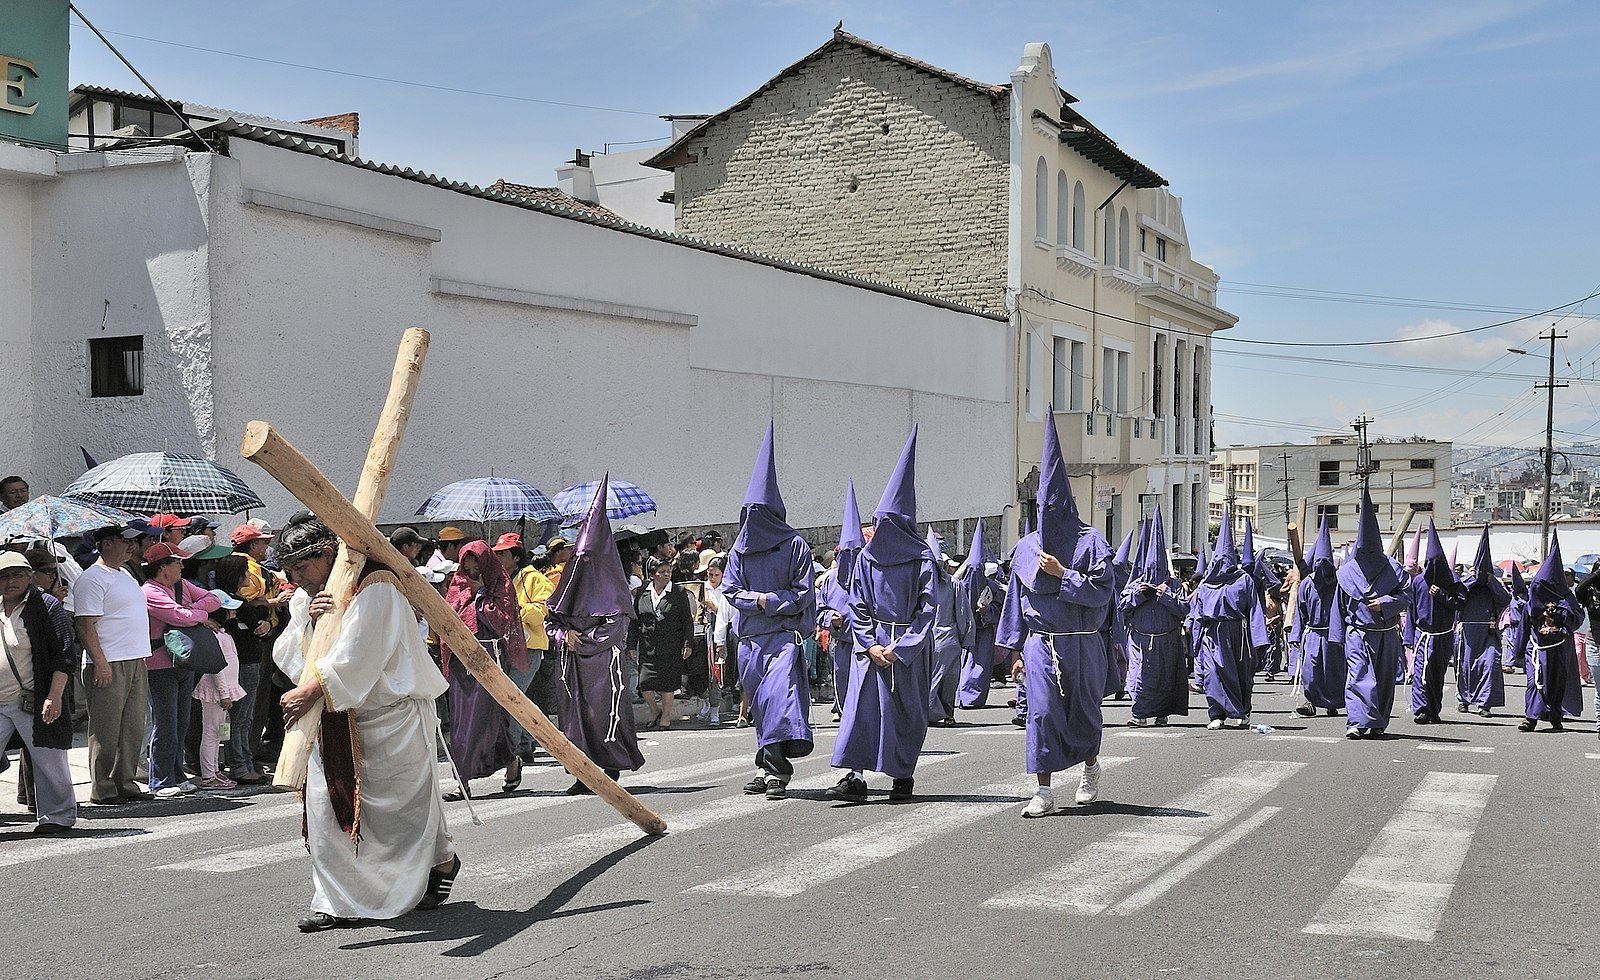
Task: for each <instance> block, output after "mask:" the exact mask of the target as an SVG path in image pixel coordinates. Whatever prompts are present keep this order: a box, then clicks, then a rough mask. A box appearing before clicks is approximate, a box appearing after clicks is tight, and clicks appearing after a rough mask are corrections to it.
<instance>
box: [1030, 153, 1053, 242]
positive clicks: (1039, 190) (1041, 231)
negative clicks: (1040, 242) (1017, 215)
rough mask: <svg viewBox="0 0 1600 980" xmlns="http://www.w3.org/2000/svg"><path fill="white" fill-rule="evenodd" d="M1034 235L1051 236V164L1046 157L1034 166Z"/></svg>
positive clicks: (1046, 237) (1037, 236)
mask: <svg viewBox="0 0 1600 980" xmlns="http://www.w3.org/2000/svg"><path fill="white" fill-rule="evenodd" d="M1033 237H1035V238H1044V239H1048V238H1049V237H1050V165H1049V164H1047V163H1045V162H1044V157H1040V158H1039V162H1038V164H1036V165H1035V166H1034V168H1033Z"/></svg>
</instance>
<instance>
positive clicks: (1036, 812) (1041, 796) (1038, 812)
mask: <svg viewBox="0 0 1600 980" xmlns="http://www.w3.org/2000/svg"><path fill="white" fill-rule="evenodd" d="M1054 812H1056V798H1055V795H1054V794H1052V793H1051V792H1050V787H1048V786H1040V787H1039V788H1038V789H1037V790H1035V791H1034V793H1033V799H1031V800H1029V801H1028V805H1027V806H1025V807H1023V808H1022V819H1024V820H1031V819H1032V818H1034V817H1042V816H1044V815H1045V814H1047V813H1054Z"/></svg>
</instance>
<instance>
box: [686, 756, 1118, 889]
mask: <svg viewBox="0 0 1600 980" xmlns="http://www.w3.org/2000/svg"><path fill="white" fill-rule="evenodd" d="M1129 761H1131V760H1130V759H1129V758H1127V757H1124V756H1102V757H1101V759H1100V765H1101V767H1102V768H1112V767H1115V766H1119V765H1121V764H1123V763H1125V762H1129ZM1026 781H1027V777H1026V776H1020V777H1017V778H1015V779H1011V780H1007V781H1006V782H1000V783H990V784H989V785H987V786H984V787H982V788H980V789H979V790H977V792H975V793H974V794H973V795H974V796H976V797H979V799H975V800H966V801H962V802H959V803H953V802H947V803H923V804H921V805H918V806H917V807H916V808H915V809H914V810H912V811H911V812H910V813H906V814H904V815H902V816H899V817H895V818H893V819H890V820H883V821H878V822H876V823H872V824H868V825H867V826H865V827H862V828H861V829H860V830H856V831H853V832H851V833H848V834H843V835H841V836H838V837H834V838H832V839H830V840H825V841H823V842H822V843H820V844H814V845H812V846H811V847H808V848H806V849H804V850H802V851H800V852H798V853H796V854H791V855H790V856H788V857H786V858H783V859H781V860H779V861H775V862H773V863H771V864H768V865H765V866H763V867H759V868H753V869H751V870H749V871H745V872H742V873H740V874H736V875H729V876H728V877H726V878H719V879H717V880H716V881H711V882H707V883H705V884H703V885H696V886H695V887H693V888H690V889H688V892H691V893H692V892H700V893H704V892H720V893H724V894H737V895H763V896H766V897H769V898H793V897H794V896H796V895H799V894H802V893H804V892H806V891H808V890H809V889H811V888H815V887H816V886H817V885H821V884H826V883H827V882H830V881H833V880H835V879H837V878H842V877H844V876H845V875H847V874H851V873H853V872H856V871H860V870H861V869H863V868H866V867H869V866H871V865H874V864H877V863H878V862H879V861H884V860H887V859H888V858H891V857H894V856H895V855H896V854H900V853H902V852H904V851H908V850H910V849H911V848H913V847H918V846H920V845H922V844H924V843H926V842H928V841H930V840H932V839H933V838H935V837H938V836H940V835H942V834H946V833H949V832H951V831H953V830H958V829H960V828H961V827H965V826H967V825H968V824H973V823H977V822H978V821H979V820H982V819H984V818H985V817H988V816H991V815H993V814H994V813H996V812H999V811H1002V810H1010V809H1013V808H1015V807H1016V805H1017V804H1018V803H1021V802H1023V801H1024V800H1025V799H1026V798H1027V797H1026V796H1022V797H1018V796H1017V795H1015V794H1016V793H1017V792H1018V791H1019V790H1024V789H1025V791H1026V792H1029V793H1031V792H1032V787H1031V786H1027V784H1026ZM984 797H996V799H984Z"/></svg>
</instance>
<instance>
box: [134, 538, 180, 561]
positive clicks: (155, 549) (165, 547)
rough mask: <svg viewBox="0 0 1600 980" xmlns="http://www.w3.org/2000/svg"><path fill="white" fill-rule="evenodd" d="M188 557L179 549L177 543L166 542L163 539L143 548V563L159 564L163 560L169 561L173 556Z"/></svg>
mask: <svg viewBox="0 0 1600 980" xmlns="http://www.w3.org/2000/svg"><path fill="white" fill-rule="evenodd" d="M188 557H189V555H188V554H187V553H185V552H183V551H181V550H179V548H178V546H177V545H175V544H167V543H166V542H165V541H162V542H158V543H156V544H153V545H151V546H150V547H148V548H146V549H144V563H145V564H146V565H159V564H161V563H162V562H164V561H171V560H172V559H174V558H188Z"/></svg>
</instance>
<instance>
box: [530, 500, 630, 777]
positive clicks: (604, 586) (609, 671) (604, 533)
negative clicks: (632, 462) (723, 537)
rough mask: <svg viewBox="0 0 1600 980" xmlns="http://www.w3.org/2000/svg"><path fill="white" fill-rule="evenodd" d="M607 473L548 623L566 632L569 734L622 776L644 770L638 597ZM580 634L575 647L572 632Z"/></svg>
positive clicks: (562, 665)
mask: <svg viewBox="0 0 1600 980" xmlns="http://www.w3.org/2000/svg"><path fill="white" fill-rule="evenodd" d="M610 485H611V475H610V474H609V473H608V474H606V476H605V478H604V479H602V480H601V481H600V486H599V488H598V489H597V490H596V491H595V497H594V500H593V501H592V502H591V503H590V504H589V513H588V515H587V516H586V517H584V519H583V526H582V527H581V528H579V530H578V541H577V544H576V545H575V546H574V548H573V554H572V557H571V558H570V559H568V560H567V567H566V570H565V571H564V572H562V575H561V581H560V582H559V583H557V585H556V591H555V593H554V594H553V595H551V597H550V604H549V614H548V618H549V621H550V623H551V625H553V626H555V627H557V628H558V629H559V630H561V631H563V634H562V635H558V637H557V648H558V650H559V654H560V660H559V661H558V664H559V671H558V674H557V677H558V681H557V683H556V685H555V697H556V712H557V715H558V716H559V717H560V719H561V732H562V734H564V735H566V736H567V740H568V741H570V742H571V743H572V744H573V745H576V746H577V747H578V749H579V750H580V751H582V752H583V754H584V755H586V756H588V757H589V760H590V761H591V762H593V763H594V764H595V765H597V766H599V767H600V768H602V769H610V770H613V771H620V770H623V769H629V770H632V769H638V768H641V767H642V766H643V765H644V755H643V754H641V753H640V752H639V737H638V735H637V734H636V733H635V731H634V727H633V704H632V703H631V702H632V699H631V698H630V697H629V696H628V689H627V678H626V676H625V673H624V670H623V663H622V657H623V652H622V651H623V648H624V647H625V646H626V645H627V641H628V620H629V619H631V618H632V617H633V596H632V594H631V593H630V592H629V590H628V575H627V572H625V571H623V568H622V558H621V557H620V556H619V555H618V554H617V540H616V538H615V537H613V536H612V533H611V521H610V519H609V518H607V517H606V505H605V501H606V494H607V493H608V492H609V489H610ZM566 630H571V631H572V632H573V633H575V634H576V639H577V642H576V643H571V642H569V638H568V637H566V636H565V635H564V631H566Z"/></svg>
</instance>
